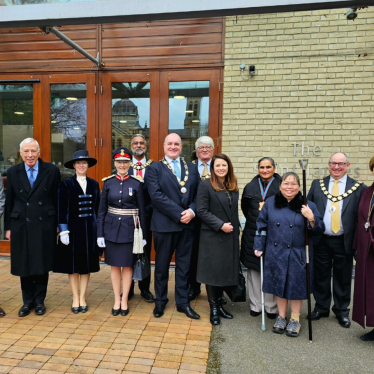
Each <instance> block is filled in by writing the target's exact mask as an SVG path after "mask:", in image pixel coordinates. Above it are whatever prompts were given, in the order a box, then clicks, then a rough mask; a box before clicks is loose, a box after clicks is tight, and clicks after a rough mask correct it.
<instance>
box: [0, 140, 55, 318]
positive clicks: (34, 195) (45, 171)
mask: <svg viewBox="0 0 374 374" xmlns="http://www.w3.org/2000/svg"><path fill="white" fill-rule="evenodd" d="M20 154H21V157H22V160H23V162H22V163H20V164H18V165H15V166H12V167H11V168H9V169H8V171H7V188H6V202H5V230H6V238H7V239H9V240H10V248H11V254H12V255H11V273H12V274H13V275H16V276H19V277H21V289H22V298H23V306H22V307H21V309H20V310H19V313H18V315H19V316H20V317H25V316H27V315H29V314H30V310H31V309H34V308H35V314H37V315H42V314H44V313H45V311H46V309H45V306H44V299H45V297H46V295H47V284H48V275H49V273H48V272H49V271H50V270H52V267H53V257H54V251H55V246H56V234H57V196H58V195H57V192H58V186H59V183H60V180H61V177H60V171H59V169H58V168H57V167H56V166H54V165H52V164H50V163H47V162H44V161H43V160H42V159H41V158H39V155H40V147H39V144H38V142H37V141H36V140H35V139H33V138H26V139H25V140H23V141H22V142H21V144H20Z"/></svg>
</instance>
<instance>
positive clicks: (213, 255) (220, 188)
mask: <svg viewBox="0 0 374 374" xmlns="http://www.w3.org/2000/svg"><path fill="white" fill-rule="evenodd" d="M210 172H211V177H210V179H206V180H204V181H201V182H200V185H199V188H198V191H197V197H196V209H197V215H198V216H199V218H200V219H201V222H202V224H201V230H200V243H199V258H198V264H197V277H196V279H197V281H198V282H200V283H205V284H206V290H207V294H208V301H209V305H210V322H211V323H212V325H219V324H220V316H221V317H223V318H229V319H231V318H233V316H232V315H231V314H230V313H228V312H227V311H226V310H225V309H223V307H222V302H221V301H220V300H221V297H222V293H223V287H224V286H234V285H237V284H238V278H239V217H238V200H239V189H238V185H237V179H236V177H235V175H234V171H233V167H232V163H231V161H230V159H229V158H228V157H227V156H226V155H224V154H217V155H215V156H214V157H213V158H212V162H211V165H210Z"/></svg>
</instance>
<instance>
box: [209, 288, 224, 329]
mask: <svg viewBox="0 0 374 374" xmlns="http://www.w3.org/2000/svg"><path fill="white" fill-rule="evenodd" d="M214 288H215V287H214V286H209V285H207V286H206V292H207V294H208V301H209V305H210V323H211V324H212V325H213V326H216V325H219V324H220V323H221V319H220V318H219V311H218V305H219V304H218V301H217V298H216V296H215V289H214Z"/></svg>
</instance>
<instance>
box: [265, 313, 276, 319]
mask: <svg viewBox="0 0 374 374" xmlns="http://www.w3.org/2000/svg"><path fill="white" fill-rule="evenodd" d="M266 315H267V316H268V318H269V319H276V318H277V315H278V314H277V313H267V312H266Z"/></svg>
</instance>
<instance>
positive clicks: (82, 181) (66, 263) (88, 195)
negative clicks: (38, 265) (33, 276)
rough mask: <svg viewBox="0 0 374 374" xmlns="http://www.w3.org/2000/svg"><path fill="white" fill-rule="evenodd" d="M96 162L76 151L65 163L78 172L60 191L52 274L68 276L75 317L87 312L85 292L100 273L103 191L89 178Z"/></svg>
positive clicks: (72, 309)
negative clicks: (99, 218)
mask: <svg viewBox="0 0 374 374" xmlns="http://www.w3.org/2000/svg"><path fill="white" fill-rule="evenodd" d="M96 162H97V161H96V159H94V158H91V157H89V156H88V151H85V150H84V151H83V150H82V151H77V152H75V153H74V154H73V159H72V160H70V161H67V162H65V164H64V166H65V167H66V168H68V169H75V175H74V176H73V177H71V178H68V179H65V180H64V181H62V182H61V184H60V187H59V190H58V227H59V230H60V234H59V236H60V242H59V244H58V247H57V251H56V257H55V262H54V267H53V271H54V272H55V273H64V274H69V282H70V285H71V290H72V293H73V303H72V306H71V311H72V312H73V313H74V314H77V313H79V312H82V313H85V312H87V310H88V306H87V302H86V291H87V286H88V281H89V279H90V273H96V272H98V271H99V270H100V265H99V249H98V247H97V244H96V232H97V227H96V213H97V210H98V206H99V200H100V188H99V184H98V183H97V182H96V181H95V180H94V179H91V178H88V177H87V170H88V168H90V167H92V166H94V165H96ZM79 288H80V292H79Z"/></svg>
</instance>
